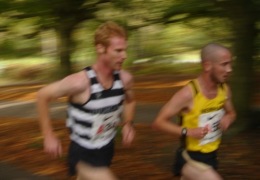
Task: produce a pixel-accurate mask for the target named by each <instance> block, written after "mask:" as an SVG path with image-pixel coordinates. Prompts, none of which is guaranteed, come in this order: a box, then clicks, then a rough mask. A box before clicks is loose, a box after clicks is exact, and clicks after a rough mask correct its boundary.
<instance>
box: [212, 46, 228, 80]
mask: <svg viewBox="0 0 260 180" xmlns="http://www.w3.org/2000/svg"><path fill="white" fill-rule="evenodd" d="M231 62H232V56H231V53H230V52H228V51H225V52H219V54H218V57H217V58H216V59H215V61H213V62H212V64H213V65H212V71H211V78H212V80H213V81H215V82H216V83H224V82H226V81H227V79H228V77H229V75H230V73H231V72H232V64H231Z"/></svg>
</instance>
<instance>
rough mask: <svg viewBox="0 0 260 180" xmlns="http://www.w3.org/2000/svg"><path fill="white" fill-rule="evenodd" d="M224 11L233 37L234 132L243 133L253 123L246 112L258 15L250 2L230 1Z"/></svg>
mask: <svg viewBox="0 0 260 180" xmlns="http://www.w3.org/2000/svg"><path fill="white" fill-rule="evenodd" d="M223 8H224V9H225V10H226V11H227V12H228V16H229V19H230V20H231V23H232V28H233V32H234V37H235V39H234V45H233V51H234V55H235V56H236V59H235V61H234V68H233V76H232V79H231V89H232V94H233V102H234V106H235V109H236V111H237V120H236V128H238V130H243V129H245V128H247V127H248V126H249V125H250V123H251V121H252V120H251V119H249V117H250V116H249V112H250V100H251V95H252V88H253V75H254V72H253V62H254V59H253V57H254V56H255V55H256V46H255V44H256V43H255V40H256V37H257V29H256V21H257V19H256V17H257V14H256V11H255V9H254V5H253V3H252V2H251V1H250V0H231V1H229V3H228V4H226V5H225V6H223Z"/></svg>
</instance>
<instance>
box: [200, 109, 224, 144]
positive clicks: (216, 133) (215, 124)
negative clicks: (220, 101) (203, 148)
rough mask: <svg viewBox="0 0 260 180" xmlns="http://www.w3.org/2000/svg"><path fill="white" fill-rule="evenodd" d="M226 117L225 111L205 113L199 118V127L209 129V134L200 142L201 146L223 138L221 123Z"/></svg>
mask: <svg viewBox="0 0 260 180" xmlns="http://www.w3.org/2000/svg"><path fill="white" fill-rule="evenodd" d="M223 115H224V110H223V109H220V110H218V111H213V112H209V113H204V114H201V115H200V116H199V127H205V126H206V127H208V130H209V131H208V133H207V134H206V136H204V138H202V139H201V140H200V145H205V144H208V143H210V142H214V141H215V140H217V139H218V138H220V137H221V135H222V132H221V130H220V129H219V122H220V120H221V118H222V117H223Z"/></svg>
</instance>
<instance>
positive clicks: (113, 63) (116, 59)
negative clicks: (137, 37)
mask: <svg viewBox="0 0 260 180" xmlns="http://www.w3.org/2000/svg"><path fill="white" fill-rule="evenodd" d="M126 48H127V42H126V40H125V38H122V37H112V38H110V44H109V45H108V47H107V48H106V52H105V56H106V58H105V59H106V62H107V65H108V66H109V67H110V68H112V69H114V70H120V69H121V68H122V65H123V62H124V60H125V59H126V57H127V54H126Z"/></svg>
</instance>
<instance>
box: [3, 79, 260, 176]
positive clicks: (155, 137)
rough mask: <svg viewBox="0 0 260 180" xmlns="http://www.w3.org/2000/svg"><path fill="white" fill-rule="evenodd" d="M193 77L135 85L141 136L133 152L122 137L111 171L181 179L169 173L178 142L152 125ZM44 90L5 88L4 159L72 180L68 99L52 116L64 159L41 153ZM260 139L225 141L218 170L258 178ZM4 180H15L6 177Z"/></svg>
mask: <svg viewBox="0 0 260 180" xmlns="http://www.w3.org/2000/svg"><path fill="white" fill-rule="evenodd" d="M189 78H190V77H187V76H186V77H178V79H176V77H173V76H169V77H167V78H161V77H160V76H154V77H139V78H138V79H137V80H136V85H135V92H136V97H137V99H138V100H139V103H138V107H139V108H138V109H139V110H138V111H137V117H138V118H137V123H136V125H135V126H136V131H137V136H136V139H135V141H134V144H133V146H132V147H131V148H129V149H126V148H124V147H122V144H121V143H120V142H121V141H120V138H121V137H120V135H119V136H117V143H116V155H115V158H114V161H113V165H112V167H111V168H112V169H113V171H114V172H115V173H116V174H117V175H118V176H119V178H120V179H121V180H133V179H134V180H139V179H140V180H167V179H178V178H173V177H172V175H171V172H170V169H171V165H172V162H173V158H174V153H173V152H174V150H175V149H176V148H177V147H178V140H177V139H176V138H175V137H172V136H169V135H165V134H163V133H160V132H157V131H154V130H153V129H152V128H151V127H150V122H151V121H152V120H153V118H154V115H155V114H156V113H157V112H158V110H159V108H160V107H161V105H162V104H163V103H164V102H165V101H166V100H167V99H168V98H169V97H171V95H172V94H173V93H174V92H175V91H176V90H177V89H178V88H179V87H181V86H182V85H183V84H185V83H186V82H187V81H188V80H189ZM40 87H42V85H41V84H33V85H29V86H12V87H2V88H1V94H0V100H1V101H0V117H1V121H0V129H1V131H0V145H1V151H0V159H1V161H2V162H8V163H9V164H11V165H15V167H19V168H21V169H23V170H27V172H30V174H31V175H32V176H31V177H30V178H28V179H38V178H39V179H41V178H40V177H39V176H33V174H37V175H43V176H44V177H45V179H51V178H52V179H61V180H63V179H64V180H65V179H68V176H67V173H66V172H67V169H66V149H67V147H68V142H69V140H68V134H67V130H66V128H65V126H64V116H63V115H60V114H62V113H63V112H64V110H65V108H66V106H64V99H61V100H60V101H58V102H55V103H54V104H53V108H52V115H53V116H54V119H55V121H53V124H54V128H55V131H56V133H57V135H58V136H59V137H60V138H61V139H62V142H63V149H64V156H63V157H62V158H60V159H56V160H50V158H49V157H48V156H47V155H45V154H44V153H43V151H42V137H41V135H40V132H39V127H38V124H37V121H36V118H35V115H36V114H35V111H34V110H35V109H34V108H35V107H34V96H35V92H36V90H38V89H39V88H40ZM33 113H34V114H33ZM259 138H260V133H259V129H257V130H254V131H251V132H243V133H240V134H237V135H234V136H225V137H224V140H223V144H222V145H221V148H220V152H219V157H220V169H219V171H220V173H221V174H222V175H223V176H224V178H225V179H227V180H233V179H234V180H239V179H241V180H251V179H252V180H254V179H259V177H260V171H259V170H260V163H259V162H260V153H259V152H260V141H259ZM0 168H1V169H0V179H2V178H1V175H2V176H3V175H4V174H5V177H7V175H6V174H7V173H6V172H5V173H4V172H3V169H4V168H5V166H1V163H0ZM10 168H12V167H10ZM10 168H9V169H10ZM11 172H12V171H11ZM44 177H43V178H44ZM16 179H18V178H16ZM72 179H73V178H72ZM4 180H11V179H8V178H7V179H5V178H4Z"/></svg>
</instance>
